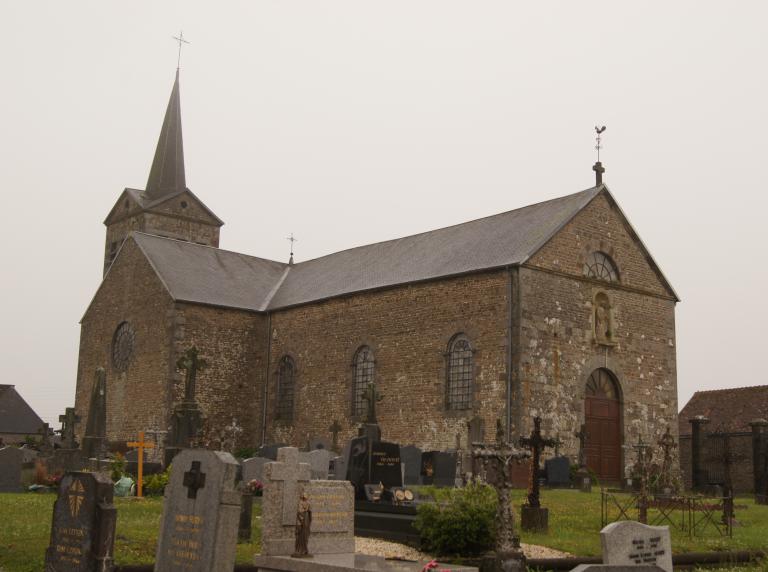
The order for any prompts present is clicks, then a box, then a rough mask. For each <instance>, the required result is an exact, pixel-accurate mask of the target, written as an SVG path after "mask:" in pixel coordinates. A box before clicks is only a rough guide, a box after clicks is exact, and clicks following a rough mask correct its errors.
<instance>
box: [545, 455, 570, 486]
mask: <svg viewBox="0 0 768 572" xmlns="http://www.w3.org/2000/svg"><path fill="white" fill-rule="evenodd" d="M544 470H545V471H546V473H547V485H548V486H550V487H568V486H570V484H571V461H570V460H569V459H568V457H555V458H554V459H547V460H546V461H544Z"/></svg>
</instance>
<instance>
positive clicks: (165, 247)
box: [132, 232, 288, 311]
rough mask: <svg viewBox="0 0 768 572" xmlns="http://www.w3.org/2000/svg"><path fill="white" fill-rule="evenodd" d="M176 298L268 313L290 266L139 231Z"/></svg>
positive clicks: (144, 248) (141, 245)
mask: <svg viewBox="0 0 768 572" xmlns="http://www.w3.org/2000/svg"><path fill="white" fill-rule="evenodd" d="M132 237H133V240H135V241H136V244H137V245H138V246H139V248H140V249H141V250H142V252H143V253H144V254H145V255H146V257H147V259H148V260H149V263H150V264H151V265H152V267H153V268H154V269H155V272H156V273H157V275H158V276H159V277H160V280H161V281H162V282H163V284H165V287H166V289H167V290H168V292H169V293H170V295H171V296H172V297H173V298H174V299H175V300H180V301H185V302H197V303H200V304H209V305H213V306H223V307H227V308H239V309H245V310H256V311H264V310H266V309H267V303H268V302H269V299H270V297H271V295H272V293H273V291H274V289H275V288H276V287H277V285H278V284H279V283H280V281H281V280H282V278H283V275H284V274H285V269H286V268H287V266H288V265H287V264H284V263H281V262H275V261H273V260H266V259H264V258H257V257H255V256H248V255H247V254H240V253H237V252H231V251H228V250H221V249H220V248H214V247H211V246H203V245H200V244H194V243H190V242H184V241H180V240H173V239H169V238H163V237H159V236H154V235H150V234H143V233H139V232H134V233H133V234H132Z"/></svg>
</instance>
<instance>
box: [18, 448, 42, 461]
mask: <svg viewBox="0 0 768 572" xmlns="http://www.w3.org/2000/svg"><path fill="white" fill-rule="evenodd" d="M19 451H21V453H22V455H23V457H22V460H21V462H22V463H34V462H35V459H37V458H38V457H39V456H40V453H38V452H37V451H35V450H34V449H30V448H28V447H19Z"/></svg>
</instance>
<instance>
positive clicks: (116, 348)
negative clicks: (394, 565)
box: [112, 322, 136, 371]
mask: <svg viewBox="0 0 768 572" xmlns="http://www.w3.org/2000/svg"><path fill="white" fill-rule="evenodd" d="M135 341H136V333H135V332H134V330H133V326H131V324H130V323H129V322H121V323H120V324H119V325H118V326H117V329H116V330H115V333H114V335H113V336H112V365H113V366H114V368H115V369H116V370H117V371H125V370H127V369H128V365H129V364H130V362H131V358H132V357H133V347H134V343H135Z"/></svg>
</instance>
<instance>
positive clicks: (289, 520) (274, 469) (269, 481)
mask: <svg viewBox="0 0 768 572" xmlns="http://www.w3.org/2000/svg"><path fill="white" fill-rule="evenodd" d="M310 477H311V468H310V465H309V464H308V463H302V462H300V459H299V451H298V449H296V448H295V447H283V448H281V449H280V450H279V451H278V452H277V462H272V463H267V464H266V465H265V466H264V479H265V483H264V500H263V504H262V538H261V545H262V554H263V555H265V556H287V555H290V554H292V553H293V552H294V541H295V537H294V532H295V526H296V510H297V508H298V502H299V497H300V496H301V495H302V493H305V494H306V495H307V497H308V500H309V503H310V504H311V505H312V526H311V534H310V538H309V553H310V554H341V553H346V552H349V553H354V551H355V539H354V515H355V504H354V502H355V501H354V495H355V493H354V488H353V487H352V485H351V484H350V483H349V482H347V481H330V480H313V481H310Z"/></svg>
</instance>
